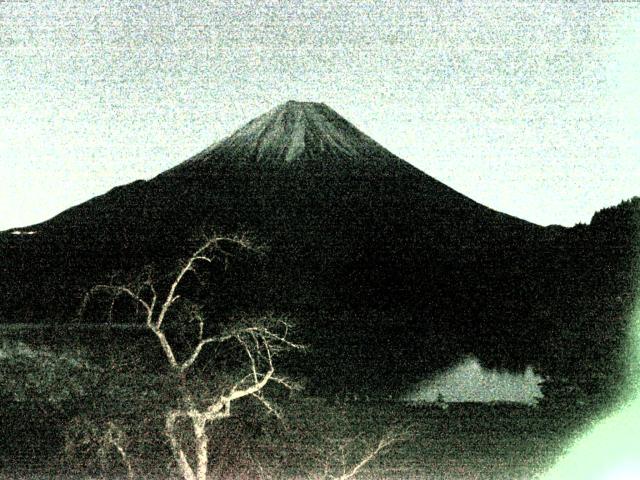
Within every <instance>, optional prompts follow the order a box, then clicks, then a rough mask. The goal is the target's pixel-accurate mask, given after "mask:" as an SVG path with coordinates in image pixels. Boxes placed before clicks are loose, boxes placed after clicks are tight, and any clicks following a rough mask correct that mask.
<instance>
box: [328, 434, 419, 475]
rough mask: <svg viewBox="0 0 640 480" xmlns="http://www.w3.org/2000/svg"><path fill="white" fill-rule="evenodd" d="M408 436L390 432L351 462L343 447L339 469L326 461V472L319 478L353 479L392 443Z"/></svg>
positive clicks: (401, 440)
mask: <svg viewBox="0 0 640 480" xmlns="http://www.w3.org/2000/svg"><path fill="white" fill-rule="evenodd" d="M406 438H407V433H406V432H405V433H392V432H389V433H387V434H385V435H383V436H382V437H380V439H379V440H378V442H377V443H376V444H375V445H372V446H370V447H369V448H368V449H367V450H366V451H365V453H363V454H362V456H361V457H359V458H358V460H356V461H354V462H353V463H349V462H347V460H346V452H345V448H341V449H340V450H341V455H340V456H341V462H340V463H341V467H340V468H339V469H337V468H336V467H335V465H334V464H332V463H329V462H327V463H325V466H324V472H323V474H322V475H321V476H319V477H317V478H318V480H351V479H353V478H356V477H357V476H358V475H359V474H360V473H361V471H362V470H363V469H364V468H365V467H366V466H367V465H368V464H369V463H370V462H371V461H372V460H373V459H375V458H376V457H378V456H380V454H382V453H383V452H384V451H385V450H387V449H388V448H390V447H391V446H392V445H394V444H396V443H399V442H403V441H405V440H406Z"/></svg>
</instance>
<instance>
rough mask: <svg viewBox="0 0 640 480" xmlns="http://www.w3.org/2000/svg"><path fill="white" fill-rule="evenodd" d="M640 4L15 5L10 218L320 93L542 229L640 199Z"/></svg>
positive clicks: (99, 189) (1, 81)
mask: <svg viewBox="0 0 640 480" xmlns="http://www.w3.org/2000/svg"><path fill="white" fill-rule="evenodd" d="M638 45H640V3H638V2H615V1H613V2H608V1H604V2H597V1H591V2H580V1H571V2H569V1H567V2H564V1H562V2H548V3H547V2H540V1H536V2H533V1H531V2H516V1H510V2H499V1H488V2H487V1H484V2H480V1H475V2H471V1H467V2H465V1H449V2H437V1H417V0H414V1H402V0H398V1H395V2H388V1H370V2H360V1H358V2H355V1H340V2H338V1H335V0H334V1H332V2H328V1H323V0H313V1H307V0H297V1H289V2H285V1H282V2H278V1H263V2H253V1H245V0H241V1H233V2H232V1H226V0H220V1H204V0H202V1H200V0H182V1H163V2H157V1H148V0H138V1H129V0H127V1H121V0H112V1H110V2H98V1H92V0H86V1H74V2H60V1H58V0H54V1H49V0H34V1H30V0H0V106H1V107H0V230H3V229H8V228H12V227H18V226H24V225H28V224H32V223H36V222H40V221H43V220H46V219H48V218H50V217H51V216H53V215H55V214H57V213H59V212H60V211H62V210H64V209H66V208H68V207H70V206H72V205H75V204H78V203H81V202H83V201H85V200H88V199H89V198H91V197H93V196H95V195H98V194H101V193H104V192H106V191H107V190H109V189H110V188H112V187H114V186H116V185H120V184H123V183H127V182H130V181H133V180H136V179H139V178H145V179H146V178H151V177H153V176H155V175H157V174H158V173H160V172H162V171H164V170H166V169H167V168H170V167H172V166H174V165H176V164H178V163H179V162H181V161H183V160H186V159H187V158H188V157H190V156H192V155H194V154H195V153H197V152H198V151H200V150H202V149H204V148H206V147H207V146H209V145H210V144H212V143H214V142H216V141H218V140H220V139H221V138H223V137H224V136H226V135H228V134H230V133H231V132H232V131H233V130H235V129H236V128H238V127H240V126H242V125H243V124H244V123H246V122H247V121H249V120H251V119H252V118H254V117H255V116H257V115H259V114H261V113H264V112H265V111H267V110H269V109H271V108H273V107H274V106H276V105H278V104H280V103H282V102H285V101H287V100H290V99H293V100H306V101H320V102H324V103H326V104H327V105H329V106H331V107H332V108H333V109H335V110H336V111H337V112H339V113H340V114H342V115H343V116H344V117H346V118H347V119H348V120H349V121H351V122H352V123H354V124H355V125H356V126H357V127H358V128H360V129H361V130H362V131H364V132H365V133H367V134H368V135H369V136H371V137H373V138H374V139H375V140H376V141H378V142H379V143H381V144H382V145H383V146H385V147H387V148H388V149H389V150H391V151H392V152H393V153H395V154H396V155H398V156H400V157H401V158H404V159H405V160H407V161H408V162H410V163H412V164H413V165H415V166H416V167H418V168H420V169H421V170H423V171H425V172H426V173H428V174H430V175H431V176H433V177H435V178H437V179H439V180H441V181H443V182H444V183H446V184H447V185H449V186H451V187H453V188H454V189H456V190H458V191H459V192H461V193H463V194H465V195H467V196H469V197H471V198H473V199H474V200H476V201H478V202H480V203H482V204H484V205H487V206H489V207H492V208H494V209H496V210H500V211H503V212H506V213H509V214H512V215H515V216H517V217H520V218H524V219H526V220H529V221H532V222H535V223H539V224H542V225H548V224H562V225H567V226H571V225H573V224H575V223H577V222H588V221H589V220H590V218H591V216H592V215H593V213H594V212H595V211H597V210H599V209H601V208H603V207H606V206H610V205H614V204H617V203H619V202H620V201H621V200H622V199H626V198H630V197H632V196H634V195H640V187H639V185H640V181H639V180H640V155H639V154H640V108H638V107H640V81H639V80H640V78H639V77H640V75H639V70H638V69H639V68H640V67H639V66H640V61H639V60H640V58H639V57H640V48H638Z"/></svg>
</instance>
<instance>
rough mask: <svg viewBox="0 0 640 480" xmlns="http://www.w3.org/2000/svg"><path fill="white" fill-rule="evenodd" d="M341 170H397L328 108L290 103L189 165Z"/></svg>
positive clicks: (388, 158)
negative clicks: (212, 163)
mask: <svg viewBox="0 0 640 480" xmlns="http://www.w3.org/2000/svg"><path fill="white" fill-rule="evenodd" d="M238 161H239V162H241V163H243V164H256V165H263V166H267V165H268V166H273V167H286V166H296V167H297V168H302V167H303V166H304V167H309V168H313V169H314V170H315V171H341V170H345V169H346V170H351V169H354V168H355V169H362V168H365V169H366V168H370V167H373V166H378V167H381V168H383V169H384V170H387V169H394V168H397V167H398V165H399V164H400V163H403V162H402V161H401V160H400V159H398V158H397V157H396V156H395V155H393V154H391V153H390V152H389V151H387V150H386V149H385V148H384V147H382V146H381V145H379V144H378V143H377V142H375V141H374V140H372V139H371V138H370V137H368V136H367V135H365V134H364V133H362V132H361V131H360V130H358V129H357V128H356V127H355V126H353V125H352V124H351V123H349V122H348V121H347V120H345V119H344V118H343V117H342V116H340V115H339V114H338V113H337V112H336V111H335V110H333V109H332V108H330V107H329V106H327V105H326V104H324V103H316V102H303V101H296V100H289V101H287V102H285V103H282V104H280V105H278V106H277V107H275V108H273V109H272V110H270V111H268V112H267V113H265V114H263V115H260V116H259V117H256V118H255V119H253V120H251V121H250V122H249V123H247V124H246V125H244V126H243V127H241V128H240V129H238V130H236V131H235V132H234V133H232V134H231V135H230V136H228V137H227V138H225V139H223V140H222V141H220V142H218V143H216V144H214V145H212V146H211V147H209V148H208V149H207V150H205V151H203V152H202V153H200V154H198V155H196V156H195V157H193V158H192V159H191V161H189V163H190V164H193V163H194V162H199V163H200V162H204V163H206V162H222V163H224V164H228V163H229V162H238Z"/></svg>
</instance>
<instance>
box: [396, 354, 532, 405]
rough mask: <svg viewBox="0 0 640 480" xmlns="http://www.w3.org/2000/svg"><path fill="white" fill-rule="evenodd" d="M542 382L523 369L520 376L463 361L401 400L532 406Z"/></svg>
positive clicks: (530, 370)
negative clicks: (510, 403) (508, 403)
mask: <svg viewBox="0 0 640 480" xmlns="http://www.w3.org/2000/svg"><path fill="white" fill-rule="evenodd" d="M542 382H543V378H542V377H541V376H539V375H537V374H535V373H534V372H533V370H532V369H531V368H530V367H527V369H526V370H525V372H524V373H512V372H501V371H497V370H491V369H487V368H484V367H482V366H481V365H480V363H479V362H478V360H477V359H476V358H474V357H467V358H465V359H464V360H463V361H462V362H460V363H459V364H458V365H456V366H455V367H453V368H452V369H450V370H448V371H446V372H444V373H443V374H441V375H440V376H438V377H436V378H435V379H433V380H430V381H424V382H420V383H419V384H418V385H416V386H415V387H414V388H413V389H412V390H411V391H410V392H408V393H407V394H406V395H405V396H404V398H403V400H405V401H410V402H435V401H437V400H438V399H439V398H440V399H441V400H443V401H445V402H516V403H525V404H528V405H534V404H535V403H537V401H538V400H539V399H541V398H542V396H543V395H542V391H541V389H540V385H541V384H542Z"/></svg>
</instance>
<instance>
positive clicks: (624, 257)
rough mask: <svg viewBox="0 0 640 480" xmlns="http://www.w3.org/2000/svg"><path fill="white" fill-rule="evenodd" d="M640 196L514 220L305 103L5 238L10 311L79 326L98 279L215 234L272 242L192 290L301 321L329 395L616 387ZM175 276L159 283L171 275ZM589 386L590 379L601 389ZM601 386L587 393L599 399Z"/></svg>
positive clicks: (170, 260) (311, 364) (316, 376)
mask: <svg viewBox="0 0 640 480" xmlns="http://www.w3.org/2000/svg"><path fill="white" fill-rule="evenodd" d="M639 210H640V206H639V205H638V201H637V200H634V201H633V202H628V203H627V204H625V205H623V206H621V207H618V208H614V209H610V210H606V211H603V212H600V213H599V214H597V215H595V216H594V219H593V222H592V223H591V225H589V226H584V225H581V226H576V227H574V228H571V229H567V228H563V227H555V226H554V227H547V228H545V227H541V226H538V225H534V224H532V223H529V222H526V221H523V220H520V219H517V218H514V217H511V216H509V215H506V214H503V213H499V212H496V211H494V210H492V209H490V208H487V207H485V206H482V205H480V204H478V203H476V202H474V201H473V200H471V199H469V198H467V197H465V196H464V195H462V194H460V193H458V192H456V191H454V190H452V189H451V188H449V187H447V186H446V185H444V184H442V183H441V182H439V181H437V180H436V179H434V178H432V177H430V176H428V175H427V174H425V173H423V172H421V171H419V170H418V169H416V168H414V167H412V166H411V165H409V164H408V163H406V162H404V161H403V160H401V159H399V158H398V157H396V156H395V155H393V154H392V153H390V152H389V151H387V150H386V149H384V148H383V147H382V146H380V145H379V144H377V143H376V142H375V141H374V140H372V139H370V138H369V137H367V136H366V135H364V134H363V133H361V132H360V131H358V130H357V129H356V128H355V127H354V126H353V125H351V124H350V123H349V122H347V121H346V120H345V119H343V118H342V117H341V116H339V115H338V114H337V113H336V112H335V111H333V110H332V109H330V108H329V107H327V106H325V105H323V104H315V103H300V102H288V103H286V104H284V105H281V106H279V107H277V108H275V109H274V110H272V111H270V112H268V113H266V114H264V115H262V116H260V117H258V118H256V119H255V120H253V121H251V122H249V123H248V124H247V125H246V126H244V127H242V128H241V129H239V130H238V131H237V132H235V133H234V134H232V135H231V136H229V137H228V138H226V139H224V140H222V141H220V142H218V143H216V144H214V145H212V146H211V147H209V148H207V149H206V150H204V151H203V152H201V153H199V154H198V155H196V156H194V157H193V158H191V159H189V160H187V161H185V162H183V163H182V164H180V165H178V166H176V167H174V168H173V169H171V170H168V171H167V172H164V173H163V174H161V175H159V176H157V177H155V178H153V179H152V180H149V181H138V182H134V183H131V184H129V185H124V186H121V187H117V188H115V189H113V190H111V191H110V192H108V193H106V194H105V195H102V196H100V197H96V198H94V199H92V200H90V201H88V202H86V203H83V204H81V205H79V206H77V207H74V208H71V209H69V210H67V211H65V212H63V213H61V214H60V215H58V216H56V217H54V218H52V219H51V220H49V221H47V222H44V223H42V224H39V225H35V226H32V227H28V228H26V229H21V230H27V231H29V230H32V231H35V232H36V233H35V234H33V235H13V234H11V232H5V233H4V234H2V236H1V237H0V241H1V242H2V244H1V249H2V255H3V258H4V259H5V260H4V263H3V266H2V269H3V271H2V298H3V300H2V306H1V307H0V308H1V309H2V317H3V319H4V321H9V322H24V321H30V322H63V321H68V320H69V318H70V317H72V316H73V314H74V312H75V311H76V310H77V307H78V305H79V303H80V300H81V297H82V295H83V293H84V292H85V291H86V289H87V288H89V287H90V286H91V285H93V284H95V283H96V282H98V281H108V280H109V278H110V276H111V275H112V274H113V273H114V272H121V273H120V275H121V276H120V277H119V278H125V277H126V276H127V275H129V274H133V273H134V272H137V271H140V270H141V269H142V268H144V266H145V265H149V264H154V265H155V268H156V271H157V272H167V271H169V270H170V269H171V268H173V267H175V263H176V261H177V259H179V258H181V257H183V256H184V255H186V254H187V253H188V252H189V251H190V249H192V248H193V246H194V245H195V244H197V242H198V241H199V240H198V234H199V233H200V232H201V231H202V230H203V229H205V230H206V229H211V228H213V229H215V230H216V231H217V232H224V233H234V232H247V233H249V234H250V235H251V236H252V237H253V238H254V239H255V240H256V242H257V243H259V244H262V245H265V246H266V247H267V253H266V255H264V256H263V257H260V258H255V257H252V256H246V257H245V256H240V257H238V258H237V259H235V261H234V265H233V268H231V269H230V270H229V271H227V272H221V271H213V272H211V273H212V275H211V276H210V280H211V283H210V289H211V290H206V289H204V288H203V287H202V286H200V285H199V284H198V283H197V282H196V281H195V280H194V282H193V285H191V286H190V287H189V289H190V290H191V294H192V295H194V296H197V297H198V299H199V301H201V302H203V303H205V304H206V305H207V308H209V309H210V310H211V312H212V313H215V314H216V316H215V318H224V317H225V315H227V314H231V313H233V312H235V311H252V310H265V309H268V310H272V311H276V312H287V313H290V314H291V315H292V316H294V317H296V318H298V319H299V322H300V325H301V327H300V330H301V334H302V336H303V337H304V339H305V340H306V341H307V342H308V343H310V344H311V346H312V350H311V351H312V353H311V354H309V355H307V356H306V357H305V358H304V359H303V360H301V362H300V363H299V364H298V368H300V369H301V372H300V373H302V374H304V375H306V376H309V377H310V378H311V379H312V387H313V388H317V389H318V390H321V391H332V390H336V389H338V390H340V389H346V388H349V389H359V388H363V389H371V388H377V389H380V388H385V389H388V390H397V389H399V388H402V387H403V386H404V385H406V384H407V383H408V382H412V381H414V380H415V379H417V378H423V377H424V376H425V375H427V374H430V373H434V372H436V371H438V370H439V369H441V368H444V367H445V366H448V365H450V364H451V363H452V362H454V361H456V360H457V359H459V358H460V357H461V356H462V355H465V354H468V353H473V354H475V355H476V356H478V357H479V358H480V359H481V360H482V361H483V362H484V363H485V364H488V365H491V366H497V367H502V368H511V369H521V368H524V366H525V365H528V364H533V365H534V366H536V367H537V368H538V369H540V370H542V371H543V372H544V373H549V374H551V375H555V376H562V375H565V374H566V375H573V376H574V377H575V378H578V377H580V379H582V380H581V381H583V382H584V383H585V385H587V384H588V385H587V387H588V388H591V389H594V388H597V387H598V385H599V383H598V382H596V381H595V380H593V378H594V377H593V375H591V372H592V371H593V369H594V368H595V369H600V370H602V372H600V370H598V372H599V374H602V375H605V376H607V378H613V377H615V375H616V374H617V373H616V372H618V373H619V371H620V370H619V369H617V367H616V365H619V362H618V357H617V355H618V354H619V352H620V351H621V345H622V341H623V337H624V330H625V318H626V317H625V313H626V312H627V310H628V309H629V308H630V305H631V303H630V302H631V299H632V292H633V288H632V287H633V286H632V281H633V278H632V276H633V267H632V266H633V265H634V263H633V260H634V259H635V257H633V256H632V255H633V252H634V251H636V250H634V245H636V244H635V243H634V241H635V240H634V239H636V238H637V237H634V235H635V234H636V230H634V229H635V227H636V225H637V218H638V215H637V212H638V211H639ZM158 275H159V274H158ZM584 379H586V380H584ZM587 387H585V388H587Z"/></svg>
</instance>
